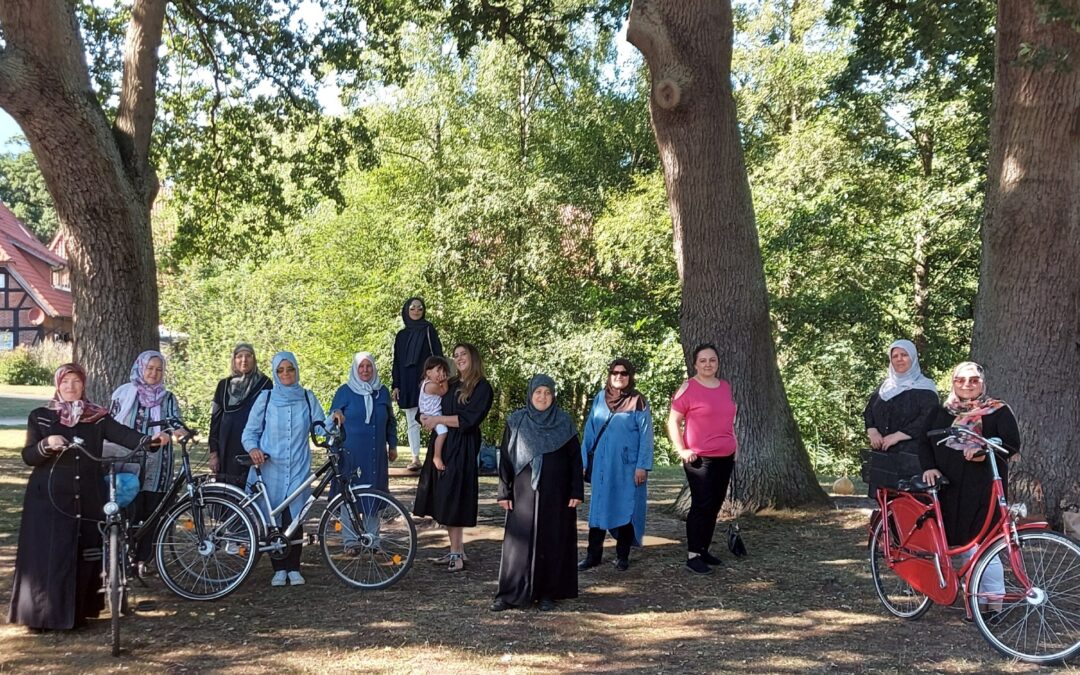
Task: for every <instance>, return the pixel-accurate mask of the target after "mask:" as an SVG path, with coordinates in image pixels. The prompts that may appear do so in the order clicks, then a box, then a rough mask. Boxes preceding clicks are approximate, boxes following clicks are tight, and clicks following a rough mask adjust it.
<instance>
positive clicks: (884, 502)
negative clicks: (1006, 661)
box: [869, 427, 1080, 664]
mask: <svg viewBox="0 0 1080 675" xmlns="http://www.w3.org/2000/svg"><path fill="white" fill-rule="evenodd" d="M931 435H937V436H944V438H942V439H941V440H940V441H939V444H940V443H944V442H946V441H948V440H949V439H950V438H955V439H958V440H962V441H964V442H965V443H974V444H976V445H977V446H979V447H980V448H981V450H980V451H979V452H978V453H977V454H979V455H986V457H987V462H988V463H989V465H990V470H991V471H992V472H993V477H994V480H993V484H992V486H991V494H992V496H993V501H992V504H994V506H992V507H991V508H990V509H989V511H988V513H987V516H986V521H985V522H984V523H983V526H982V529H981V530H980V532H979V534H978V535H977V536H976V537H975V538H974V539H973V540H972V541H970V542H968V543H967V544H965V545H963V546H957V547H950V546H949V545H948V542H947V540H946V538H945V529H944V526H943V524H942V523H943V521H942V517H941V504H940V502H939V501H938V490H940V489H948V488H947V485H948V481H947V480H946V479H945V478H944V477H942V478H941V479H939V480H938V484H937V485H928V484H926V483H925V482H923V481H922V477H921V476H915V477H913V478H912V479H910V480H902V481H900V484H899V486H898V489H895V490H894V489H886V488H879V489H878V491H877V501H878V506H879V510H878V511H876V512H875V513H874V515H873V516H872V517H871V521H870V542H869V548H870V570H871V574H872V575H873V578H874V586H875V588H876V589H877V594H878V597H879V598H880V599H881V603H882V604H883V605H885V609H887V610H888V611H889V612H890V613H892V614H893V615H895V616H897V617H900V618H902V619H918V618H919V617H921V616H922V615H923V614H925V613H926V612H927V611H928V610H929V609H930V606H931V605H932V604H934V603H937V604H939V605H951V604H953V602H955V601H956V598H957V595H958V594H959V593H960V592H963V597H964V609H965V611H966V612H967V617H968V619H969V620H971V621H973V622H974V623H975V626H976V627H977V628H978V629H979V632H980V633H982V636H983V637H984V638H986V640H987V642H989V643H990V644H991V645H992V646H993V647H994V648H995V649H996V650H998V651H999V652H1001V653H1002V654H1004V655H1005V656H1008V657H1010V658H1015V659H1018V660H1021V661H1027V662H1030V663H1038V664H1047V663H1060V662H1063V661H1066V660H1067V659H1069V658H1071V657H1072V656H1074V655H1075V654H1076V653H1077V652H1078V651H1080V545H1078V544H1077V542H1075V541H1073V540H1072V539H1070V538H1068V537H1066V536H1064V535H1062V534H1059V533H1057V532H1054V531H1052V530H1050V529H1049V526H1048V525H1047V523H1045V522H1024V523H1022V522H1020V519H1022V518H1024V517H1025V516H1026V515H1027V508H1026V507H1025V506H1024V505H1023V504H1012V505H1010V504H1008V503H1007V502H1006V501H1005V491H1004V488H1003V487H1002V482H1001V475H1000V473H999V472H998V459H997V455H998V454H1001V455H1005V456H1007V455H1008V451H1007V450H1006V449H1005V448H1004V447H1002V446H1001V444H1000V439H994V438H984V437H982V436H980V435H979V434H977V433H975V432H973V431H971V430H969V429H965V428H963V427H952V428H949V429H942V430H940V431H934V432H931ZM954 557H960V558H961V560H962V562H961V563H960V564H959V567H958V569H957V568H954V567H953V558H954Z"/></svg>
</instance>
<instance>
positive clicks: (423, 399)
mask: <svg viewBox="0 0 1080 675" xmlns="http://www.w3.org/2000/svg"><path fill="white" fill-rule="evenodd" d="M449 377H450V363H449V362H448V361H447V360H446V359H444V358H443V357H441V356H429V357H428V359H427V360H426V361H424V380H423V381H422V382H421V383H420V401H419V408H420V411H419V414H421V415H442V397H443V396H444V395H446V392H447V390H448V388H449V383H448V382H447V380H448V378H449ZM446 431H447V429H446V425H443V424H437V425H435V434H436V436H435V456H434V457H433V458H432V462H433V463H434V464H435V468H436V469H438V470H439V471H445V470H446V465H445V464H443V460H442V450H443V444H444V443H445V442H446Z"/></svg>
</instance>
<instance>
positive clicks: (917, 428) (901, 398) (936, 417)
mask: <svg viewBox="0 0 1080 675" xmlns="http://www.w3.org/2000/svg"><path fill="white" fill-rule="evenodd" d="M863 418H864V421H865V423H866V434H867V437H868V439H869V441H870V447H871V449H872V452H871V460H870V461H871V469H872V471H871V474H870V477H871V484H870V492H871V496H874V493H875V491H876V490H877V488H878V487H890V485H889V484H888V483H889V482H891V479H892V478H893V477H900V478H910V477H911V476H914V475H918V476H921V477H922V479H923V480H924V481H925V482H926V483H928V484H931V485H934V484H936V483H937V482H938V481H939V480H940V479H941V478H942V476H944V477H945V478H946V479H947V480H948V483H949V487H948V489H945V490H943V491H942V492H941V493H940V496H939V499H940V500H941V514H942V518H943V520H944V524H945V536H946V539H947V540H948V542H949V545H950V546H961V545H964V544H967V543H968V542H970V541H972V540H973V539H974V538H975V537H977V536H978V534H979V532H980V530H981V529H982V527H983V524H984V523H985V521H986V517H987V514H988V513H989V511H990V510H991V509H992V508H995V506H996V505H995V504H993V503H991V499H990V496H991V484H992V482H993V474H992V472H991V470H990V467H989V465H988V463H987V462H986V457H985V456H984V455H982V454H981V453H980V452H979V451H980V450H981V448H980V447H978V446H975V445H973V444H970V443H965V442H963V441H960V440H958V439H949V440H947V441H945V442H943V443H940V444H939V443H937V442H936V441H935V442H932V441H931V440H930V437H929V436H928V434H929V432H931V431H934V430H937V429H943V428H946V427H952V426H960V427H965V428H968V429H970V430H972V431H975V432H977V433H979V434H981V435H983V436H984V437H986V438H994V437H996V438H999V439H1001V445H1002V446H1004V447H1005V448H1006V449H1007V450H1008V451H1009V453H1010V454H1009V457H1010V459H1011V458H1012V457H1014V456H1015V455H1016V454H1017V453H1019V452H1020V431H1019V428H1018V426H1017V423H1016V417H1015V416H1014V415H1013V412H1012V409H1011V408H1009V406H1008V405H1006V404H1005V402H1004V401H1001V400H999V399H995V398H991V397H990V395H989V394H988V392H987V384H986V372H985V371H984V369H983V367H982V366H980V365H979V364H978V363H974V362H972V361H965V362H963V363H960V364H959V365H957V366H956V367H955V368H953V370H952V381H951V389H950V391H949V394H948V395H947V396H946V398H945V402H944V403H941V402H940V400H939V398H938V392H937V386H936V385H935V384H934V382H933V380H931V379H929V378H927V377H926V376H924V375H923V374H922V370H921V369H920V367H919V355H918V354H917V353H916V350H915V345H914V344H913V343H912V342H910V341H909V340H897V341H896V342H894V343H892V344H891V345H890V346H889V374H888V376H887V377H886V378H885V380H884V381H883V382H882V383H881V386H879V387H878V389H877V390H876V391H875V392H874V394H873V395H872V396H871V397H870V401H869V402H868V403H867V404H866V409H865V410H864V411H863ZM875 465H876V467H875ZM875 468H878V469H879V470H876V471H875V470H874V469H875ZM998 470H999V472H1000V475H1001V479H1002V486H1003V487H1004V488H1005V491H1006V494H1008V486H1009V465H1008V462H999V464H998ZM976 552H977V550H975V549H973V550H971V551H970V552H968V553H967V554H966V555H967V557H970V556H972V555H974V554H975V553H976ZM983 583H984V588H983V589H981V590H983V591H984V592H986V593H988V594H993V593H996V592H1004V588H1005V582H1004V578H1003V572H1002V569H1001V564H1000V562H999V561H996V560H995V561H994V562H993V563H991V567H990V573H989V574H988V578H987V579H986V580H985V581H984V582H983ZM987 611H991V610H987Z"/></svg>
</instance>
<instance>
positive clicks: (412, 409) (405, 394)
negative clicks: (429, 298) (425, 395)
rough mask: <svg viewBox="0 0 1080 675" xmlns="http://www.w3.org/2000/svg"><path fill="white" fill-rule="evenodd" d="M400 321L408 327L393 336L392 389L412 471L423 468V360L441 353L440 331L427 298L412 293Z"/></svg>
mask: <svg viewBox="0 0 1080 675" xmlns="http://www.w3.org/2000/svg"><path fill="white" fill-rule="evenodd" d="M401 320H402V321H403V322H404V323H405V327H404V328H402V329H401V330H400V331H398V334H397V337H395V338H394V362H393V366H392V368H391V371H390V377H391V381H392V384H391V385H390V386H391V388H392V389H393V391H391V392H390V395H391V396H392V397H393V399H394V400H395V401H397V404H398V408H401V412H403V413H404V414H405V423H406V425H407V427H406V428H407V434H408V436H409V450H411V451H412V462H410V463H409V466H408V469H409V471H419V470H420V421H419V420H418V419H417V409H418V407H419V405H420V404H419V401H420V380H422V379H423V377H424V373H423V367H424V362H425V361H427V359H428V357H429V356H442V355H443V348H442V342H440V341H439V331H437V330H435V326H432V325H431V322H430V321H428V320H427V305H425V304H424V299H423V298H421V297H419V296H413V297H411V298H409V299H408V300H406V301H405V305H404V306H403V307H402V308H401Z"/></svg>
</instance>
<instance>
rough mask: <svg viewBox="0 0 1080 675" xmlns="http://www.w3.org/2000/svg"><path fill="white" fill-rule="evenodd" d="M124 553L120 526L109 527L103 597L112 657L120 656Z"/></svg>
mask: <svg viewBox="0 0 1080 675" xmlns="http://www.w3.org/2000/svg"><path fill="white" fill-rule="evenodd" d="M123 554H124V552H123V551H121V550H120V525H119V524H114V525H110V526H109V550H108V554H107V564H108V566H109V577H108V579H106V581H105V583H106V585H107V588H106V589H105V597H107V598H108V599H109V619H110V623H111V624H112V625H111V629H112V655H113V656H120V605H121V604H122V602H123V590H122V589H121V587H120V565H121V564H122V563H121V557H122V556H123Z"/></svg>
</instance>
